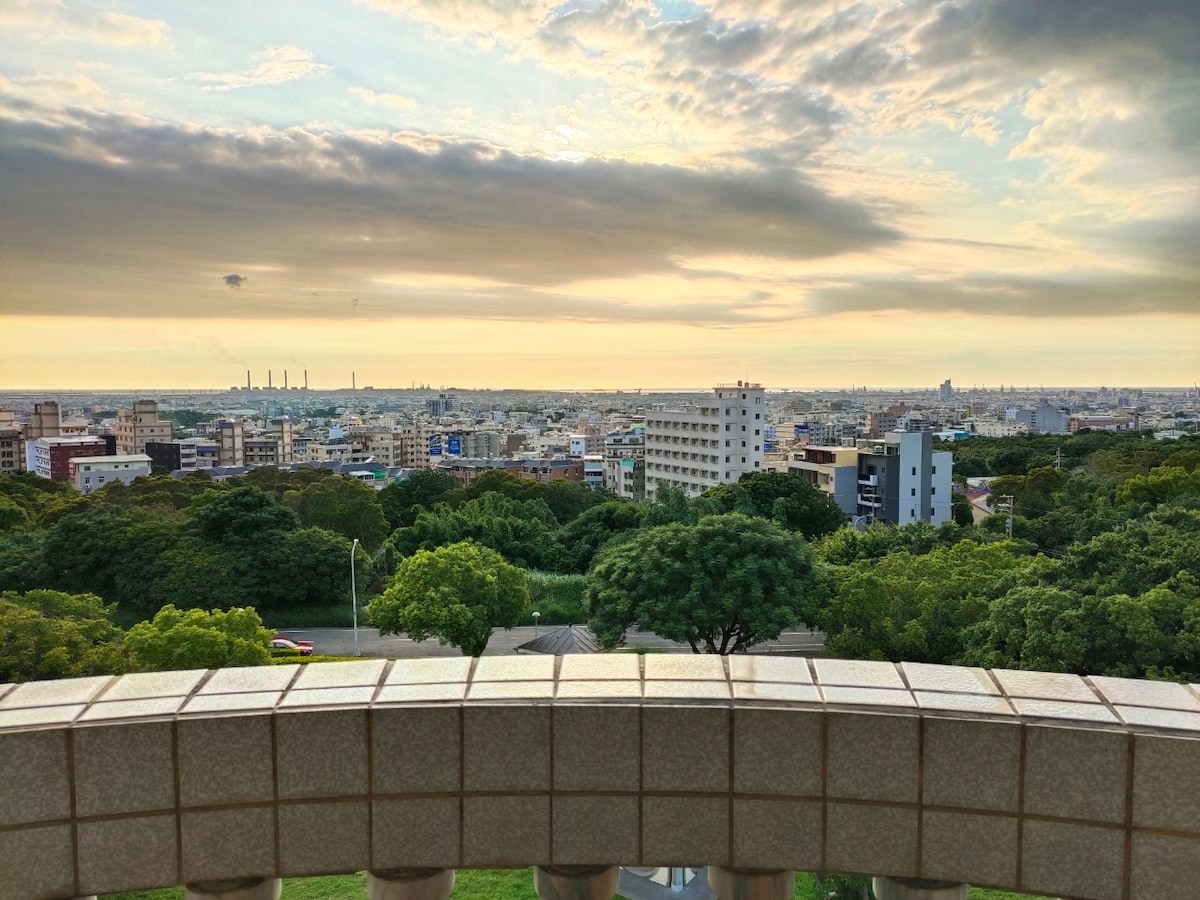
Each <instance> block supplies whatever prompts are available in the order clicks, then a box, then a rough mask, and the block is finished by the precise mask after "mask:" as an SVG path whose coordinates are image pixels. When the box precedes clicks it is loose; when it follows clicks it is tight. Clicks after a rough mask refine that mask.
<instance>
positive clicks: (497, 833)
mask: <svg viewBox="0 0 1200 900" xmlns="http://www.w3.org/2000/svg"><path fill="white" fill-rule="evenodd" d="M462 864H463V866H464V867H466V868H486V867H489V866H498V867H502V868H512V867H522V866H528V865H535V866H546V865H549V864H550V798H549V796H541V797H531V796H519V797H503V796H496V797H466V798H464V799H463V860H462Z"/></svg>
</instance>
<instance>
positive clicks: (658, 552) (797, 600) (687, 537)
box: [586, 513, 819, 653]
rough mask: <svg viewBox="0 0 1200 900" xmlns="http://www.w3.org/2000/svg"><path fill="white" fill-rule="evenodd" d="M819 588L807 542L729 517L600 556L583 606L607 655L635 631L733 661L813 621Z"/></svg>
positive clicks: (665, 530) (769, 525)
mask: <svg viewBox="0 0 1200 900" xmlns="http://www.w3.org/2000/svg"><path fill="white" fill-rule="evenodd" d="M818 582H819V579H818V576H817V573H816V571H815V569H814V563H813V554H812V551H811V550H810V549H809V547H808V545H807V544H806V543H805V542H804V539H803V538H801V537H800V536H798V535H795V534H792V533H790V532H788V531H785V530H784V529H783V528H780V527H779V526H778V525H776V524H774V523H773V522H770V521H767V520H766V519H759V518H752V517H750V516H744V515H741V514H738V513H728V514H725V515H719V516H706V517H705V518H703V519H701V520H700V521H699V522H698V523H696V524H695V525H685V524H679V523H676V524H670V525H661V526H658V527H655V528H649V529H645V530H643V531H639V532H637V533H636V534H635V535H634V536H633V537H632V538H631V539H630V540H628V541H625V542H622V543H619V544H615V545H613V546H610V547H609V548H607V549H605V550H603V551H602V552H601V553H600V555H599V557H598V558H597V560H596V564H595V566H593V568H592V571H591V572H590V573H589V575H588V584H587V590H586V601H587V604H588V606H589V608H590V610H591V622H590V624H591V626H592V630H593V631H595V633H596V635H597V637H599V638H600V641H601V642H602V643H603V644H604V645H606V646H608V647H614V646H616V645H617V644H619V643H620V641H621V638H622V637H623V635H624V633H625V631H626V629H628V628H632V627H634V626H636V627H638V628H641V629H642V630H644V631H653V632H655V633H656V634H660V635H662V636H663V637H665V638H669V639H670V640H674V641H681V642H686V643H688V644H690V645H691V647H692V650H693V651H694V652H696V653H700V652H702V651H703V652H708V653H734V652H737V651H739V650H745V649H746V648H747V647H751V646H753V645H755V644H758V643H760V642H762V641H766V640H771V639H772V638H775V637H778V636H779V633H780V632H781V631H783V629H785V628H787V627H789V626H792V625H796V624H799V623H801V622H811V621H813V619H814V618H815V613H816V607H817V604H816V597H815V593H816V591H817V589H818Z"/></svg>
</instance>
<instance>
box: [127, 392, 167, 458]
mask: <svg viewBox="0 0 1200 900" xmlns="http://www.w3.org/2000/svg"><path fill="white" fill-rule="evenodd" d="M173 433H174V425H173V424H172V423H171V420H170V419H163V418H160V417H159V414H158V402H157V401H155V400H138V401H135V402H134V404H133V409H129V410H125V409H123V410H121V411H120V412H119V413H117V426H116V429H115V434H116V437H117V453H118V454H121V455H130V454H137V453H145V452H146V442H147V441H169V440H170V439H171V435H172V434H173Z"/></svg>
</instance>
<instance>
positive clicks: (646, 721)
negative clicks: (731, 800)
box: [642, 706, 730, 791]
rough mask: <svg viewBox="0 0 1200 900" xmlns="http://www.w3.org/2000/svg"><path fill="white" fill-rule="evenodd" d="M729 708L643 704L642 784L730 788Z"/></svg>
mask: <svg viewBox="0 0 1200 900" xmlns="http://www.w3.org/2000/svg"><path fill="white" fill-rule="evenodd" d="M729 712H730V711H729V710H726V709H709V708H704V707H700V708H696V707H670V706H647V707H644V708H643V709H642V742H643V743H642V786H643V788H644V789H645V790H647V791H727V790H729V728H730V722H729Z"/></svg>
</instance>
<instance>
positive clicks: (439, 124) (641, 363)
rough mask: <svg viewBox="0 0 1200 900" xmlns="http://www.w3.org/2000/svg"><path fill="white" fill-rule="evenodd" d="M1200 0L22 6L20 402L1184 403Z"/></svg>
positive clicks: (15, 113)
mask: <svg viewBox="0 0 1200 900" xmlns="http://www.w3.org/2000/svg"><path fill="white" fill-rule="evenodd" d="M1198 159H1200V3H1197V2H1195V0H1137V2H1133V0H1069V2H1068V0H1062V2H1057V0H1056V2H1049V0H945V2H926V0H864V2H832V0H829V2H826V0H811V2H809V0H805V2H798V0H714V2H711V3H707V4H705V3H698V2H688V0H663V2H653V0H631V2H608V0H579V2H565V3H556V2H548V0H306V2H305V3H302V4H299V3H291V2H288V3H285V2H282V0H255V2H253V3H245V2H225V0H206V2H204V3H187V2H182V0H179V2H165V3H164V2H154V0H144V2H143V0H129V2H83V0H4V2H3V3H0V333H2V334H3V335H4V341H3V346H4V352H3V353H2V354H0V387H5V388H10V389H38V388H46V389H55V388H57V389H66V388H121V387H135V386H141V387H147V388H150V387H160V388H164V389H165V388H186V387H227V386H229V385H234V384H242V383H244V381H245V371H246V369H248V368H249V369H252V370H253V371H254V372H255V378H254V380H255V383H259V382H262V383H265V382H266V370H267V369H272V370H274V372H275V373H276V375H275V377H276V383H278V381H279V380H280V374H281V371H282V370H283V369H285V368H287V369H289V370H290V371H291V372H292V373H293V374H292V383H293V384H295V383H296V380H297V373H298V372H299V370H301V369H307V370H308V371H309V376H310V384H311V385H312V386H313V387H315V388H334V387H340V386H348V385H349V383H350V379H351V374H350V373H351V372H356V373H357V383H358V384H359V385H360V386H362V385H365V384H373V385H375V386H377V387H385V386H394V387H405V386H408V385H410V384H411V383H414V382H415V383H418V384H419V383H427V384H431V385H435V386H450V385H453V386H458V387H496V388H500V387H517V388H520V387H524V388H535V389H548V388H577V389H587V388H608V389H615V388H621V389H629V388H643V389H651V388H654V387H666V386H671V387H683V386H695V387H697V388H703V387H706V386H710V385H712V384H716V383H718V382H728V381H730V380H734V379H738V378H749V379H752V380H754V381H759V382H762V383H764V384H765V385H767V387H768V388H771V387H784V386H787V387H793V388H804V387H814V386H836V385H847V386H848V385H852V384H853V385H870V386H878V387H889V386H918V385H931V386H932V385H935V384H937V383H938V382H940V381H941V380H942V379H944V378H947V377H950V378H952V379H953V380H954V383H955V384H956V385H959V386H967V385H972V384H979V385H993V386H994V385H999V384H1015V385H1018V386H1023V385H1027V384H1032V385H1037V384H1046V385H1051V384H1054V385H1190V384H1191V383H1192V382H1193V381H1195V380H1196V378H1197V377H1200V350H1198V348H1200V166H1198V165H1197V162H1196V161H1197V160H1198Z"/></svg>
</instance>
